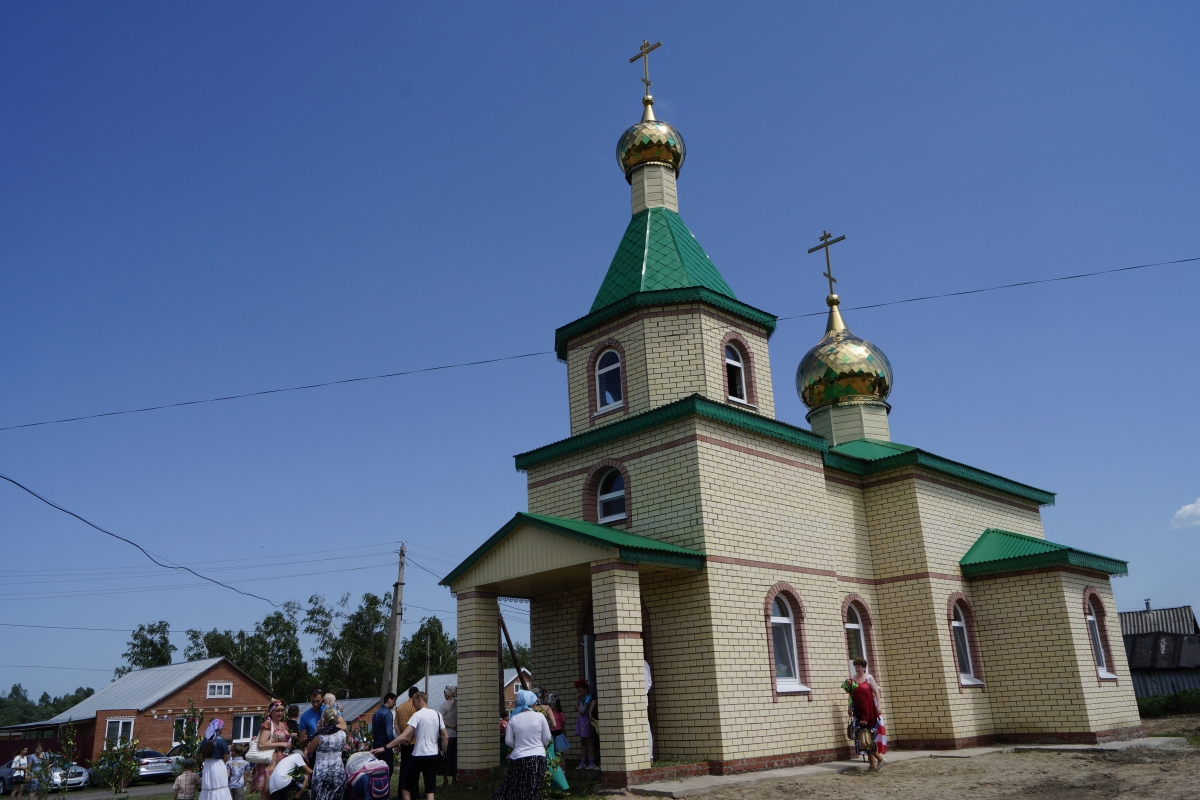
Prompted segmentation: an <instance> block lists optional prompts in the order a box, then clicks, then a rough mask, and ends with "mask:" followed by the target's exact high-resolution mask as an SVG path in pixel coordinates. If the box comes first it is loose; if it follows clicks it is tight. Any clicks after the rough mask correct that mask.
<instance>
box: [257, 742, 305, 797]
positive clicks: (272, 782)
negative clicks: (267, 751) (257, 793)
mask: <svg viewBox="0 0 1200 800" xmlns="http://www.w3.org/2000/svg"><path fill="white" fill-rule="evenodd" d="M300 770H303V771H304V780H303V782H301V781H299V780H297V779H296V773H297V772H298V771H300ZM311 777H312V769H311V768H310V767H309V766H308V764H305V763H304V753H292V754H291V755H290V756H287V757H286V758H284V759H283V760H282V761H280V762H279V763H278V764H276V765H275V769H273V770H271V777H270V778H268V779H267V791H268V792H269V793H270V797H271V800H291V797H292V793H293V792H295V793H297V795H298V797H300V798H303V797H305V796H306V794H305V792H306V791H307V790H308V781H309V779H310V778H311Z"/></svg>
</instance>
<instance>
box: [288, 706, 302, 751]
mask: <svg viewBox="0 0 1200 800" xmlns="http://www.w3.org/2000/svg"><path fill="white" fill-rule="evenodd" d="M287 729H288V733H290V734H291V735H292V747H295V748H301V747H304V744H306V743H302V742H301V741H300V706H288V710H287Z"/></svg>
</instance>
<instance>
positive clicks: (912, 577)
mask: <svg viewBox="0 0 1200 800" xmlns="http://www.w3.org/2000/svg"><path fill="white" fill-rule="evenodd" d="M922 578H936V579H938V580H943V581H961V580H962V579H963V576H962V575H951V574H950V573H948V572H913V573H910V574H908V575H894V576H892V577H890V578H873V579H872V583H871V585H872V586H884V585H886V584H889V583H902V582H904V581H916V580H921V579H922ZM859 580H861V579H859Z"/></svg>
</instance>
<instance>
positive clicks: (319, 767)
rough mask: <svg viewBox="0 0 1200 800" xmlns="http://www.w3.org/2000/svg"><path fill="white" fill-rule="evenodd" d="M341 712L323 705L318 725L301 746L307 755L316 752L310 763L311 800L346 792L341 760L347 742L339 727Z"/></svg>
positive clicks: (338, 799) (339, 797) (330, 799)
mask: <svg viewBox="0 0 1200 800" xmlns="http://www.w3.org/2000/svg"><path fill="white" fill-rule="evenodd" d="M340 716H341V715H340V714H339V713H338V710H337V708H336V707H330V708H326V709H325V711H324V712H323V713H322V714H321V725H320V727H318V728H317V733H316V735H315V736H313V737H312V739H311V740H310V741H309V743H308V747H306V748H304V752H305V754H306V755H308V756H310V757H311V756H312V754H313V753H316V754H317V759H316V763H315V764H314V765H313V776H312V783H311V784H310V785H311V787H312V800H343V798H344V797H345V796H346V767H345V765H343V764H342V748H343V747H345V746H346V732H345V731H343V730H338V718H339V717H340Z"/></svg>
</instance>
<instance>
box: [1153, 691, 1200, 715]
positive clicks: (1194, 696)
mask: <svg viewBox="0 0 1200 800" xmlns="http://www.w3.org/2000/svg"><path fill="white" fill-rule="evenodd" d="M1137 704H1138V714H1140V715H1141V716H1142V717H1143V718H1144V719H1152V718H1154V717H1173V716H1175V715H1177V714H1200V689H1185V690H1184V691H1182V692H1176V693H1175V694H1160V695H1156V696H1154V697H1139V698H1138V699H1137Z"/></svg>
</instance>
